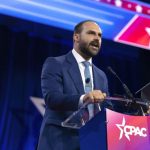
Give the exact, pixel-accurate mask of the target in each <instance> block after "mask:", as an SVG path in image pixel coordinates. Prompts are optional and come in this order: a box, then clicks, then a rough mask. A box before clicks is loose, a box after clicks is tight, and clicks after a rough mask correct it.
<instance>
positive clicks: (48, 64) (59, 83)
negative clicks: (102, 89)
mask: <svg viewBox="0 0 150 150" xmlns="http://www.w3.org/2000/svg"><path fill="white" fill-rule="evenodd" d="M41 88H42V93H43V96H44V99H45V103H46V107H49V108H50V109H53V110H57V111H75V110H77V109H78V103H79V99H80V96H81V95H73V94H71V93H70V94H64V93H63V75H62V64H61V63H60V62H58V61H57V60H56V59H55V58H48V59H47V60H46V61H45V63H44V65H43V69H42V74H41Z"/></svg>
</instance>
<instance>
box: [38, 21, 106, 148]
mask: <svg viewBox="0 0 150 150" xmlns="http://www.w3.org/2000/svg"><path fill="white" fill-rule="evenodd" d="M101 38H102V31H101V29H100V27H99V26H98V24H97V23H96V22H95V21H91V20H86V21H83V22H80V23H79V24H77V25H76V26H75V28H74V34H73V49H72V51H70V52H69V53H67V54H66V55H63V56H59V57H49V58H47V59H46V61H45V63H44V65H43V69H42V75H41V86H42V92H43V96H44V99H45V103H46V111H45V115H44V119H43V122H42V126H41V131H40V137H39V143H38V150H79V149H80V146H79V136H78V130H76V129H69V128H65V127H62V126H61V122H62V121H64V120H65V119H66V118H67V117H68V116H69V115H71V114H72V113H73V112H74V111H76V110H78V109H79V107H80V106H82V105H83V104H84V103H85V102H102V104H103V103H106V102H104V99H105V97H106V95H107V94H108V84H107V78H106V75H105V74H104V72H103V71H102V70H100V69H98V68H97V67H96V66H95V65H94V64H93V63H92V57H94V56H96V55H97V54H98V53H99V50H100V47H101V42H102V39H101ZM105 106H106V105H105ZM93 109H94V107H93V105H92V104H90V105H89V106H88V111H89V117H92V116H93Z"/></svg>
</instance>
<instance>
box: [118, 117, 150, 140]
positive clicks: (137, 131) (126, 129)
mask: <svg viewBox="0 0 150 150" xmlns="http://www.w3.org/2000/svg"><path fill="white" fill-rule="evenodd" d="M116 126H117V127H118V128H119V130H120V137H119V140H120V139H122V137H123V135H125V137H126V138H127V139H128V140H129V141H130V136H132V135H133V136H141V137H146V136H147V134H146V128H139V127H135V126H129V125H126V121H125V118H124V117H123V120H122V124H116Z"/></svg>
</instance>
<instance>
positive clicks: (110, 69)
mask: <svg viewBox="0 0 150 150" xmlns="http://www.w3.org/2000/svg"><path fill="white" fill-rule="evenodd" d="M107 69H108V70H109V71H110V72H111V73H112V74H114V75H115V76H116V73H115V72H114V71H113V69H112V68H111V67H110V66H108V67H107Z"/></svg>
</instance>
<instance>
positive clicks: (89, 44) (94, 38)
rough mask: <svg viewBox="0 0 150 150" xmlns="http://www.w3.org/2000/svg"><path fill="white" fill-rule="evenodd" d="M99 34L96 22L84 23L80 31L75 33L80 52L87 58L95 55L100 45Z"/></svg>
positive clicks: (100, 32) (99, 30)
mask: <svg viewBox="0 0 150 150" xmlns="http://www.w3.org/2000/svg"><path fill="white" fill-rule="evenodd" d="M101 34H102V31H101V29H100V28H99V26H98V25H97V24H96V23H94V22H86V23H84V24H83V25H82V31H81V33H79V34H78V35H77V36H78V39H77V43H78V49H79V51H80V53H81V54H83V55H84V56H86V57H88V58H90V57H93V56H95V55H97V54H98V52H99V50H100V47H101Z"/></svg>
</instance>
